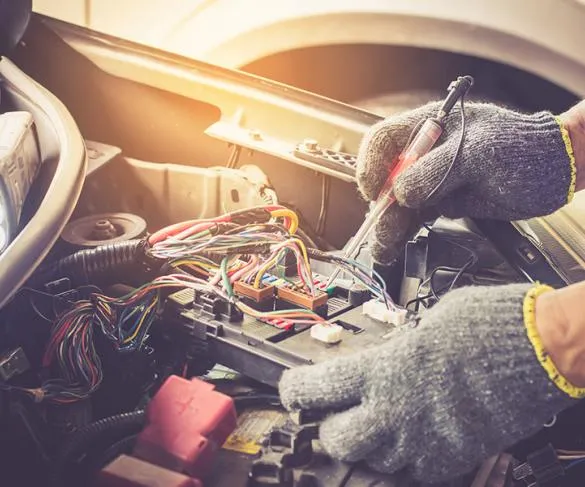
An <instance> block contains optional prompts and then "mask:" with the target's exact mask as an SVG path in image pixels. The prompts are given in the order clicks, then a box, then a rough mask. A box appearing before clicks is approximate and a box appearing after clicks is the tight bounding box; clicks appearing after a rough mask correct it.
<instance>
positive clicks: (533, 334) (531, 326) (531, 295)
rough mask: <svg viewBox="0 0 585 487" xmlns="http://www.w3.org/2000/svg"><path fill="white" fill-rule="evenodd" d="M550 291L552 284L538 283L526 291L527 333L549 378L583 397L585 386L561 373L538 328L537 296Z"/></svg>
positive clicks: (525, 320)
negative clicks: (576, 383)
mask: <svg viewBox="0 0 585 487" xmlns="http://www.w3.org/2000/svg"><path fill="white" fill-rule="evenodd" d="M548 291H552V288H551V287H550V286H545V285H543V284H536V285H535V286H534V287H532V288H531V289H530V290H529V291H528V292H527V293H526V297H525V298H524V325H525V326H526V334H527V335H528V339H529V340H530V343H531V344H532V346H533V348H534V351H535V352H536V358H537V359H538V361H539V362H540V365H542V367H543V369H544V370H545V371H546V373H547V374H548V377H549V379H550V380H551V381H552V382H553V383H554V384H555V385H556V386H557V387H558V388H559V389H560V390H561V391H563V392H564V393H565V394H567V395H568V396H570V397H572V398H574V399H581V398H583V397H585V388H581V387H577V386H574V385H573V384H571V383H570V382H569V381H568V380H567V379H566V378H565V377H564V376H563V375H561V373H560V372H559V369H557V366H556V365H555V364H554V362H553V361H552V359H551V358H550V356H549V354H548V352H547V351H546V350H545V348H544V345H543V344H542V340H541V338H540V335H539V334H538V330H537V328H536V315H535V310H536V298H538V296H540V295H541V294H543V293H546V292H548Z"/></svg>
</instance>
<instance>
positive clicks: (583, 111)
mask: <svg viewBox="0 0 585 487" xmlns="http://www.w3.org/2000/svg"><path fill="white" fill-rule="evenodd" d="M559 118H560V120H561V122H562V124H563V126H564V127H565V128H566V129H567V131H568V132H569V137H570V139H571V145H572V146H573V154H574V157H575V166H576V169H577V182H576V185H575V190H576V191H580V190H582V189H585V100H584V101H582V102H580V103H578V104H577V105H575V106H574V107H573V108H571V109H570V110H567V111H566V112H565V113H563V114H561V115H560V116H559Z"/></svg>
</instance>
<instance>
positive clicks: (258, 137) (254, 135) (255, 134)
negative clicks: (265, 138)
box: [249, 130, 262, 140]
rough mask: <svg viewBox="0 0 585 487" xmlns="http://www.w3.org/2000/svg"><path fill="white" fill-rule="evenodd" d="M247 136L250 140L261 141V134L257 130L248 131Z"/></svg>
mask: <svg viewBox="0 0 585 487" xmlns="http://www.w3.org/2000/svg"><path fill="white" fill-rule="evenodd" d="M249 136H250V138H251V139H252V140H262V133H261V132H260V131H259V130H250V133H249Z"/></svg>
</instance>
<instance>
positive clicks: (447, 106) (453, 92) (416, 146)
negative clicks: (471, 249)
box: [326, 76, 473, 288]
mask: <svg viewBox="0 0 585 487" xmlns="http://www.w3.org/2000/svg"><path fill="white" fill-rule="evenodd" d="M472 85H473V78H472V77H471V76H459V77H458V78H457V79H456V80H455V81H452V82H451V83H450V84H449V87H448V88H447V91H448V94H447V96H446V97H445V100H444V101H443V103H442V104H441V107H440V108H439V110H438V111H437V114H436V116H435V118H428V119H426V120H425V121H424V122H423V123H422V124H421V125H420V129H419V130H418V132H416V135H414V137H412V141H411V142H410V143H408V144H407V146H406V148H405V149H404V150H403V151H402V153H401V154H400V156H399V157H398V162H397V163H396V164H395V165H394V166H393V167H392V168H391V169H390V173H389V175H388V178H387V179H386V182H385V183H384V186H382V190H381V191H380V194H379V195H378V198H377V199H376V201H375V203H374V205H373V207H372V208H371V210H370V212H369V214H368V215H367V216H366V219H365V220H364V222H363V223H362V225H361V227H360V228H359V229H358V231H357V232H356V234H355V235H354V237H353V239H352V240H351V242H350V243H349V245H348V246H347V248H346V250H345V254H344V258H345V259H352V258H353V257H354V255H355V254H356V253H357V251H358V249H359V248H360V247H361V246H362V244H363V243H364V241H365V240H366V238H367V237H368V235H369V233H370V231H371V230H372V228H373V227H374V226H375V225H376V222H377V221H378V219H379V218H380V217H381V216H382V214H383V213H384V211H386V209H387V208H388V207H390V205H392V204H393V203H394V202H395V201H396V196H394V191H393V187H394V182H395V181H396V178H397V177H398V176H399V175H400V174H402V172H403V171H405V170H406V169H408V168H409V167H410V166H412V165H413V164H414V163H415V162H416V161H417V160H419V159H420V158H421V157H422V156H424V155H425V154H428V153H429V151H430V150H431V149H432V148H433V146H434V145H435V143H436V142H437V140H439V137H440V136H441V134H442V133H443V130H444V126H443V121H444V119H445V117H447V115H449V113H450V112H451V110H452V108H453V107H454V106H455V104H456V103H457V101H459V99H460V98H461V97H462V96H465V94H466V93H467V92H468V91H469V89H470V88H471V86H472ZM415 130H416V128H415ZM433 192H434V190H433ZM340 272H341V268H340V267H337V268H336V269H335V270H334V271H333V274H331V276H330V277H329V280H328V281H327V285H326V288H329V287H330V286H331V285H332V284H333V283H334V282H335V280H336V279H337V277H338V276H339V273H340Z"/></svg>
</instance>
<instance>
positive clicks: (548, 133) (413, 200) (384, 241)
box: [357, 103, 576, 264]
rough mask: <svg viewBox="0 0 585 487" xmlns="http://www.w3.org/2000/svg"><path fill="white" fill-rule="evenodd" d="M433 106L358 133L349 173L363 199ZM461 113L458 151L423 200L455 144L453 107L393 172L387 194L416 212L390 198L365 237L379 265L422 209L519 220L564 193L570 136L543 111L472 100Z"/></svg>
mask: <svg viewBox="0 0 585 487" xmlns="http://www.w3.org/2000/svg"><path fill="white" fill-rule="evenodd" d="M438 107H439V103H430V104H428V105H425V106H423V107H420V108H418V109H416V110H413V111H410V112H406V113H403V114H401V115H397V116H394V117H390V118H387V119H385V120H383V121H382V122H380V123H378V124H376V125H374V126H373V127H372V128H371V129H370V131H369V133H368V134H366V136H365V137H364V139H363V141H362V144H361V147H360V151H359V154H358V165H357V180H358V185H359V188H360V191H361V193H362V194H363V196H364V197H365V198H366V199H367V200H374V199H376V197H377V196H378V194H379V192H380V189H381V187H382V185H383V184H384V181H385V180H386V178H387V176H388V173H389V167H390V166H391V165H392V164H394V163H395V162H396V160H397V158H398V156H399V155H400V153H401V152H402V150H403V148H404V147H405V145H406V143H407V141H408V138H409V136H410V134H411V132H412V130H413V128H414V127H415V126H416V125H417V123H418V122H419V121H421V120H425V119H427V118H429V117H434V116H435V114H436V112H437V109H438ZM465 113H466V119H467V124H466V125H467V128H466V135H465V141H464V144H463V146H462V148H461V152H460V154H459V156H458V158H457V160H456V162H455V165H454V166H453V169H452V170H451V172H450V173H449V175H448V176H447V179H446V180H445V181H444V182H443V183H442V184H440V186H439V187H438V189H437V190H436V192H435V193H434V194H433V195H432V196H431V197H430V198H429V199H428V200H427V196H428V195H429V194H430V193H431V191H433V190H434V188H435V187H437V186H438V185H439V183H440V181H441V180H442V178H443V176H444V175H445V174H446V173H447V170H448V167H449V165H450V163H451V160H452V158H453V155H454V154H455V152H456V150H457V145H458V143H459V138H460V134H461V122H460V116H461V112H460V110H459V107H455V109H453V111H452V112H451V114H450V115H449V116H448V117H447V118H446V121H445V130H444V133H443V136H442V137H441V138H440V139H439V141H438V143H437V145H435V147H434V148H433V149H432V150H431V151H430V152H429V153H428V154H427V155H425V156H424V157H422V158H421V159H420V160H419V161H417V162H416V163H415V164H413V166H412V167H411V168H409V169H408V170H407V171H405V172H404V173H403V174H402V175H401V176H399V177H398V178H397V180H396V184H395V187H394V193H395V195H396V198H397V200H398V202H399V204H400V205H402V206H403V207H408V208H411V209H414V210H418V211H408V210H405V209H403V208H399V207H398V205H393V206H392V207H391V208H390V209H389V210H388V211H387V212H386V214H385V215H384V216H383V217H382V218H381V219H380V221H379V223H378V225H377V227H376V230H375V233H374V239H373V242H372V250H373V252H372V253H373V256H374V259H375V260H376V261H377V262H379V263H382V264H387V263H389V262H391V261H392V260H393V259H394V258H396V256H397V254H398V252H399V251H401V250H402V244H403V243H404V240H405V238H406V236H407V235H408V234H409V232H410V230H411V229H412V226H413V225H415V224H416V223H419V222H418V220H419V218H420V216H419V215H420V213H419V212H420V211H421V210H424V209H429V208H433V209H434V210H436V212H437V213H440V214H443V215H445V216H448V217H452V218H459V217H463V216H471V217H477V218H493V219H502V220H519V219H525V218H530V217H534V216H541V215H545V214H548V213H551V212H553V211H555V210H556V209H558V208H560V207H561V206H563V205H565V204H566V203H567V202H568V201H569V200H570V199H571V198H572V195H573V192H574V189H575V173H576V168H575V163H574V158H573V157H572V148H571V142H570V139H569V135H568V133H567V131H566V130H564V129H561V125H560V122H559V121H558V120H557V119H556V118H555V117H554V116H553V115H552V114H551V113H549V112H540V113H536V114H531V115H524V114H520V113H517V112H514V111H511V110H507V109H504V108H500V107H497V106H495V105H490V104H480V103H469V104H467V105H466V107H465ZM570 152H571V155H570ZM413 222H414V223H413Z"/></svg>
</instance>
